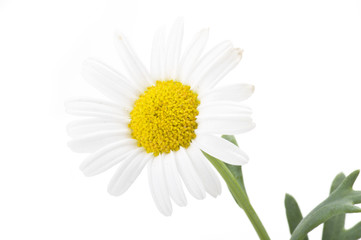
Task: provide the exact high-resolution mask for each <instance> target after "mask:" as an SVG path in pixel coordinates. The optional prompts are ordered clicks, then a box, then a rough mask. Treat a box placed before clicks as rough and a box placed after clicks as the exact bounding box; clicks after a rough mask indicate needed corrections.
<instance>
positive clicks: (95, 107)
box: [65, 98, 127, 119]
mask: <svg viewBox="0 0 361 240" xmlns="http://www.w3.org/2000/svg"><path fill="white" fill-rule="evenodd" d="M65 110H66V112H67V113H69V114H72V115H78V116H88V117H106V118H115V119H124V118H127V113H126V110H125V109H124V108H123V107H121V106H119V105H116V104H113V103H111V102H107V101H103V100H99V99H92V98H79V99H74V100H68V101H66V102H65Z"/></svg>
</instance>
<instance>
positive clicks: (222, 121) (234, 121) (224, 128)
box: [196, 115, 256, 135]
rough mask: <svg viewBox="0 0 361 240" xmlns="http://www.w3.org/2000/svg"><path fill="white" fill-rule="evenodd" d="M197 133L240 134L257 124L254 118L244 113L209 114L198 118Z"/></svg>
mask: <svg viewBox="0 0 361 240" xmlns="http://www.w3.org/2000/svg"><path fill="white" fill-rule="evenodd" d="M197 122H198V128H197V130H196V131H197V133H211V134H229V135H233V134H240V133H244V132H248V131H250V130H252V129H253V128H254V127H255V126H256V125H255V123H254V122H253V121H252V118H250V117H245V116H243V115H230V116H217V115H215V116H211V117H209V116H207V117H204V118H198V119H197Z"/></svg>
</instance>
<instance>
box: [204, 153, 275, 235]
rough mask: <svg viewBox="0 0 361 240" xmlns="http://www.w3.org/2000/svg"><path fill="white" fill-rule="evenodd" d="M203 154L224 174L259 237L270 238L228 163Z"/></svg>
mask: <svg viewBox="0 0 361 240" xmlns="http://www.w3.org/2000/svg"><path fill="white" fill-rule="evenodd" d="M203 154H204V155H205V156H206V157H207V158H208V160H209V161H210V162H211V163H212V165H213V166H214V167H215V168H216V169H217V171H218V172H219V174H220V175H221V176H222V178H223V179H224V181H225V182H226V183H227V186H228V188H229V190H230V192H231V193H232V195H233V197H234V199H235V200H236V202H237V204H238V205H239V206H240V207H241V208H242V209H243V210H244V212H245V213H246V215H247V217H248V219H249V220H250V221H251V223H252V225H253V227H254V229H255V230H256V232H257V234H258V236H259V238H260V239H261V240H269V239H270V237H269V236H268V234H267V231H266V229H265V227H264V226H263V224H262V222H261V220H260V219H259V217H258V215H257V213H256V211H255V210H254V209H253V207H252V205H251V202H250V201H249V199H248V196H247V194H246V192H245V188H244V187H241V185H240V184H239V182H238V181H237V180H236V178H235V177H234V175H233V174H232V172H231V171H230V170H229V168H228V167H227V165H226V164H225V163H224V162H222V161H220V160H218V159H217V158H214V157H212V156H210V155H209V154H207V153H205V152H203Z"/></svg>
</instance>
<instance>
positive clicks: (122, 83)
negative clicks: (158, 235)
mask: <svg viewBox="0 0 361 240" xmlns="http://www.w3.org/2000/svg"><path fill="white" fill-rule="evenodd" d="M165 37H166V36H165V29H164V28H161V29H160V30H158V31H157V32H156V34H155V37H154V41H153V47H152V52H151V64H150V71H148V70H147V69H146V68H145V67H144V65H143V64H142V63H141V61H140V60H139V58H138V56H137V55H136V53H135V51H134V50H133V48H132V47H131V45H130V44H129V42H128V41H127V38H126V37H125V36H124V35H123V34H116V36H115V44H116V48H117V51H118V53H119V55H120V57H121V60H122V62H123V63H124V68H125V69H126V70H127V73H128V76H127V77H126V76H124V75H122V74H121V73H119V72H117V71H116V70H114V69H112V68H110V67H109V66H107V65H105V64H104V63H102V62H100V61H97V60H94V59H89V60H86V61H85V62H84V65H83V75H84V77H85V79H86V81H88V82H89V83H90V84H91V85H93V86H94V87H96V88H97V89H98V90H99V91H100V92H102V93H103V94H104V95H105V96H106V97H108V98H110V99H111V101H104V100H98V99H92V98H81V99H74V100H70V101H67V102H66V104H65V107H66V111H67V112H68V113H70V114H72V115H76V116H82V117H85V118H83V119H81V120H76V121H73V122H71V123H70V124H69V125H68V127H67V130H68V133H69V136H70V137H71V138H72V140H71V141H70V142H69V144H68V145H69V147H70V148H71V149H72V150H73V151H75V152H80V153H91V154H90V155H89V156H88V157H87V158H86V159H85V161H84V162H83V163H82V164H81V166H80V169H81V170H82V171H83V173H84V174H85V175H86V176H94V175H97V174H99V173H102V172H104V171H106V170H108V169H110V168H111V167H113V166H115V165H117V164H119V165H120V166H119V167H118V169H117V170H116V172H115V174H114V176H113V177H112V179H111V180H110V183H109V185H108V192H109V193H110V194H111V195H114V196H119V195H121V194H123V193H124V192H125V191H126V190H127V189H128V188H129V187H130V186H131V185H132V183H133V182H134V181H135V179H136V178H137V177H138V175H139V174H140V173H141V172H142V170H143V169H144V167H145V166H147V168H148V176H149V184H150V190H151V194H152V197H153V199H154V202H155V204H156V206H157V208H158V209H159V211H160V212H161V213H163V214H164V215H167V216H168V215H171V213H172V203H171V199H172V200H173V201H174V202H175V203H176V204H177V205H179V206H185V205H186V204H187V200H186V196H185V192H184V186H183V184H184V185H185V187H186V189H187V190H188V191H189V193H190V194H191V195H192V196H193V197H195V198H196V199H203V198H205V196H206V193H208V194H210V195H211V196H213V197H216V196H217V195H219V194H220V193H221V183H220V181H219V178H218V176H217V174H216V173H215V171H214V170H213V168H212V166H211V165H210V163H209V162H208V160H207V159H206V158H205V156H204V155H203V154H202V152H201V151H204V152H206V153H208V154H209V155H212V156H214V157H216V158H218V159H220V160H221V161H224V162H226V163H229V164H233V165H243V164H245V163H247V161H248V157H247V155H246V154H245V153H244V152H242V151H241V150H240V149H239V148H238V147H237V146H235V145H233V144H232V143H230V142H228V141H227V140H225V139H223V138H221V137H220V135H221V134H239V133H243V132H246V131H249V130H250V129H252V128H253V127H254V123H253V121H252V118H251V110H250V109H249V108H248V107H245V106H242V105H240V104H239V103H240V102H241V101H242V100H245V99H246V98H248V97H249V96H250V95H251V94H252V93H253V90H254V87H253V86H252V85H248V84H233V85H229V86H224V87H219V88H215V86H216V85H217V84H218V83H219V82H220V80H221V79H222V78H224V77H225V76H226V74H227V73H228V72H230V71H231V70H232V69H233V68H234V67H236V66H237V64H238V63H239V61H240V60H241V58H242V50H240V49H238V48H234V47H233V46H232V44H231V42H230V41H225V42H221V43H220V44H218V45H216V46H215V47H214V48H212V49H211V50H209V51H208V52H207V53H206V54H204V55H202V52H203V50H204V48H205V45H206V42H207V39H208V29H205V30H202V31H200V32H199V33H197V34H196V35H195V36H194V38H193V40H192V41H191V42H190V44H189V45H188V47H186V48H185V51H184V52H183V54H182V55H181V46H182V37H183V20H182V19H177V20H176V21H175V23H174V25H173V26H172V28H171V30H170V33H169V34H168V36H167V38H166V39H165Z"/></svg>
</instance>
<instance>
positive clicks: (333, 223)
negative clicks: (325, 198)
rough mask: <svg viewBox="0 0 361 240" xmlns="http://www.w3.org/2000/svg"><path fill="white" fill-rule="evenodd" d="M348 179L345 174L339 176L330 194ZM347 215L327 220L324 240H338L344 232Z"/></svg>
mask: <svg viewBox="0 0 361 240" xmlns="http://www.w3.org/2000/svg"><path fill="white" fill-rule="evenodd" d="M345 178H346V176H345V174H343V173H340V174H338V175H337V176H336V177H335V179H334V180H333V182H332V185H331V190H330V194H331V193H332V192H334V191H335V190H336V189H337V187H338V186H339V185H340V184H341V183H342V181H343V180H344V179H345ZM344 226H345V214H344V213H342V214H339V215H337V216H334V217H332V218H330V219H329V220H327V221H326V222H325V223H324V225H323V233H322V240H338V239H340V234H341V233H342V232H343V231H344Z"/></svg>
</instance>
